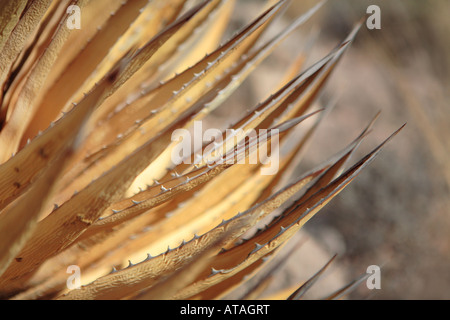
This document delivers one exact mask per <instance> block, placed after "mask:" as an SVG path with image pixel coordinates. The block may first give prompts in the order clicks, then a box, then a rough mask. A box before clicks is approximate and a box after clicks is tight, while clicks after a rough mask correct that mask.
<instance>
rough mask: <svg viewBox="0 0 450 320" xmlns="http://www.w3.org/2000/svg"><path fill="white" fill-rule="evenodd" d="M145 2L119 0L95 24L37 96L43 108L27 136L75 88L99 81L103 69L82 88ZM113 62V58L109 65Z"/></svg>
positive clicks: (44, 123)
mask: <svg viewBox="0 0 450 320" xmlns="http://www.w3.org/2000/svg"><path fill="white" fill-rule="evenodd" d="M146 5H148V6H151V2H149V1H147V0H136V1H127V2H123V3H122V5H121V6H120V7H119V8H118V9H117V10H116V11H115V12H114V14H111V15H110V17H109V19H107V21H106V22H105V23H104V25H102V26H101V27H98V29H97V32H96V33H95V35H94V36H93V37H92V39H90V41H89V42H88V43H87V44H86V46H84V47H83V49H82V50H80V52H79V54H78V55H76V56H75V57H74V59H73V60H72V61H71V62H70V63H69V64H68V65H67V68H66V69H65V70H64V71H63V72H62V73H61V74H60V76H59V77H58V78H57V79H55V81H54V84H53V86H51V87H50V88H49V89H48V90H47V91H46V93H45V95H43V97H42V98H41V101H42V103H45V108H42V109H43V110H45V112H41V113H39V115H37V117H36V118H35V125H34V126H33V127H32V128H29V130H28V132H27V135H28V136H33V135H34V134H35V132H37V131H38V130H40V129H42V127H45V126H47V125H48V123H50V122H51V121H53V120H54V119H55V118H56V117H57V115H58V114H59V113H60V112H61V110H62V108H63V107H64V106H65V105H66V104H67V102H68V101H69V99H70V98H71V97H72V96H73V95H74V94H75V93H76V92H77V91H79V90H81V91H82V92H83V91H85V90H89V88H90V87H91V86H92V84H94V83H95V82H96V81H99V79H101V78H102V77H103V76H104V75H105V74H106V73H107V71H109V70H110V69H107V71H106V72H105V71H104V72H103V73H101V72H96V76H95V78H94V79H93V80H91V81H90V82H89V84H90V85H89V86H84V87H83V84H84V83H85V81H86V79H87V78H88V77H89V76H90V75H91V74H92V72H93V71H94V70H95V69H96V68H97V65H98V64H99V63H100V62H101V61H102V60H103V59H104V58H105V56H107V54H108V53H109V50H110V48H111V47H112V46H113V45H114V44H115V43H116V42H117V41H118V39H119V38H120V37H121V36H122V35H123V34H124V33H125V32H126V31H127V30H128V28H129V26H130V25H131V23H132V22H133V21H134V20H135V19H137V17H138V16H139V15H140V14H141V12H142V11H141V9H143V8H144V7H145V6H146ZM117 61H118V60H115V61H113V62H112V63H113V64H112V65H110V66H109V67H111V66H113V65H114V64H115V63H117Z"/></svg>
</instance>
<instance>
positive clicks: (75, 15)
mask: <svg viewBox="0 0 450 320" xmlns="http://www.w3.org/2000/svg"><path fill="white" fill-rule="evenodd" d="M66 12H67V13H68V14H71V15H70V16H69V17H68V18H67V28H69V29H70V30H73V29H81V9H80V7H79V6H77V5H71V6H68V7H67V11H66Z"/></svg>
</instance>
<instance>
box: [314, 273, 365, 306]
mask: <svg viewBox="0 0 450 320" xmlns="http://www.w3.org/2000/svg"><path fill="white" fill-rule="evenodd" d="M369 275H370V274H368V273H364V274H362V275H361V276H359V277H358V279H355V280H353V281H352V282H350V283H349V284H347V285H345V286H344V287H343V288H341V289H339V290H337V291H336V292H333V293H332V294H330V295H329V296H327V297H325V298H323V299H322V300H339V299H342V298H343V297H345V296H346V295H348V294H349V293H351V292H352V291H353V290H354V289H356V287H357V286H359V285H360V284H361V283H362V282H363V281H364V280H366V279H367V278H368V277H369Z"/></svg>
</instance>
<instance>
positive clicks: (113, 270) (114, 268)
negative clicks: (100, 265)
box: [109, 267, 117, 274]
mask: <svg viewBox="0 0 450 320" xmlns="http://www.w3.org/2000/svg"><path fill="white" fill-rule="evenodd" d="M116 272H117V269H116V267H112V270H111V272H110V273H109V274H113V273H116Z"/></svg>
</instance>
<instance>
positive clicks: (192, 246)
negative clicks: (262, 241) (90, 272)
mask: <svg viewBox="0 0 450 320" xmlns="http://www.w3.org/2000/svg"><path fill="white" fill-rule="evenodd" d="M293 124H296V123H295V122H294V123H291V124H290V125H293ZM287 128H289V126H288V127H286V129H287ZM242 220H246V218H243V217H242V218H241V219H238V220H237V221H234V222H233V223H232V224H231V225H229V226H227V227H226V230H225V228H224V229H222V228H221V227H218V228H216V232H213V233H212V234H211V233H210V234H206V235H205V236H202V237H201V238H198V239H197V238H194V239H193V240H192V241H191V242H188V243H187V244H185V245H182V246H181V247H180V248H178V249H174V250H169V251H168V252H167V253H166V254H163V255H160V256H158V257H156V258H152V259H150V260H148V261H145V262H142V263H143V264H153V265H154V266H153V267H152V272H153V273H156V274H158V276H159V277H161V276H164V274H167V273H168V272H170V270H171V269H170V268H169V267H173V265H172V262H175V261H179V260H180V258H181V257H182V256H184V255H185V254H187V256H190V255H191V253H192V250H194V251H195V250H198V249H199V248H198V247H197V244H198V243H200V242H204V245H205V246H206V245H208V244H209V243H211V241H215V239H218V238H220V237H221V235H222V234H223V233H224V232H227V230H234V227H233V226H235V225H240V223H241V221H242ZM189 252H191V253H189ZM175 254H176V255H177V256H179V258H175V257H173V255H175ZM165 255H168V257H164V256H165ZM169 258H170V259H169ZM161 259H163V260H162V261H161ZM168 259H169V260H168ZM166 260H168V261H169V262H170V263H162V262H163V261H166ZM181 260H183V259H182V258H181ZM146 269H147V268H146ZM122 271H123V270H122ZM122 271H119V272H122ZM145 281H146V282H147V281H150V280H147V279H146V280H145ZM118 285H119V284H118ZM122 285H125V286H126V284H122ZM89 286H90V285H88V286H86V288H87V287H89ZM92 286H95V285H94V284H92ZM87 290H89V292H91V289H87ZM94 291H96V292H97V291H98V290H97V289H95V290H94ZM90 294H91V293H90ZM98 294H99V295H101V294H102V293H98Z"/></svg>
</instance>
